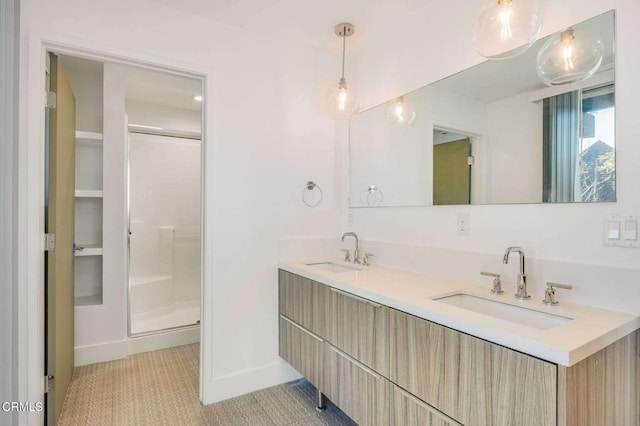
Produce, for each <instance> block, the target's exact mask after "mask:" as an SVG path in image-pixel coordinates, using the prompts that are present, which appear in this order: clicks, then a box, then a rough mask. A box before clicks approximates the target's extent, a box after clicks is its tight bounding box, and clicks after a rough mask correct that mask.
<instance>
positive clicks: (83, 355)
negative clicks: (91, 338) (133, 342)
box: [73, 340, 127, 367]
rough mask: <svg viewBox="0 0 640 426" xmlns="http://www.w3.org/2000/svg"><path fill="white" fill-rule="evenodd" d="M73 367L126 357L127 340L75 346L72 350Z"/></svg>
mask: <svg viewBox="0 0 640 426" xmlns="http://www.w3.org/2000/svg"><path fill="white" fill-rule="evenodd" d="M73 356H74V362H73V365H74V367H79V366H81V365H88V364H95V363H97V362H105V361H113V360H116V359H122V358H126V357H127V341H126V340H122V341H117V342H106V343H100V344H98V345H90V346H77V347H76V348H75V349H74V351H73Z"/></svg>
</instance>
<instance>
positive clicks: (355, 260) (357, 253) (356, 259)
mask: <svg viewBox="0 0 640 426" xmlns="http://www.w3.org/2000/svg"><path fill="white" fill-rule="evenodd" d="M346 237H353V238H355V239H356V248H355V250H354V251H353V263H361V259H360V241H359V240H358V234H356V233H355V232H345V233H344V234H342V242H344V239H345V238H346Z"/></svg>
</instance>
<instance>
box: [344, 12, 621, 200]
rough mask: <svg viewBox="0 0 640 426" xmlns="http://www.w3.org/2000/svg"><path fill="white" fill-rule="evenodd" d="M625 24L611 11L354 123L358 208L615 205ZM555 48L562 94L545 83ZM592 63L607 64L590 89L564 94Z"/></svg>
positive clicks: (576, 87) (353, 192) (353, 180)
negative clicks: (617, 74)
mask: <svg viewBox="0 0 640 426" xmlns="http://www.w3.org/2000/svg"><path fill="white" fill-rule="evenodd" d="M614 19H615V17H614V12H613V11H610V12H607V13H605V14H603V15H600V16H597V17H595V18H592V19H590V20H588V21H584V22H581V23H579V24H576V25H574V26H572V27H571V28H569V29H566V30H564V31H562V32H559V33H556V34H552V35H550V36H548V37H546V38H544V39H541V40H538V41H537V42H536V43H535V44H534V45H533V46H532V47H531V48H530V49H529V50H527V51H526V52H525V53H523V54H521V55H520V56H517V57H514V58H510V59H506V60H501V61H488V62H484V63H482V64H480V65H477V66H475V67H472V68H469V69H467V70H465V71H462V72H460V73H458V74H455V75H453V76H450V77H448V78H445V79H443V80H440V81H437V82H435V83H433V84H430V85H428V86H426V87H423V88H421V89H418V90H416V91H413V92H411V93H408V94H405V95H402V96H400V97H398V98H396V99H393V100H391V101H389V102H387V103H385V104H382V105H378V106H376V107H373V108H371V109H369V110H366V111H363V112H361V113H359V114H356V115H354V116H352V117H351V120H350V137H349V156H350V196H349V205H350V206H351V207H382V206H429V205H460V204H503V203H509V204H513V203H576V202H583V203H584V202H613V201H615V198H616V193H615V189H616V170H615V102H614V100H615V78H614V63H615V57H614V33H615V31H614ZM549 40H557V41H558V43H555V45H556V46H555V47H554V49H556V51H557V52H555V53H553V52H552V53H553V54H550V55H549V58H550V60H554V61H556V63H555V65H554V64H552V65H554V66H555V68H553V69H550V70H545V72H547V71H551V72H553V73H555V74H554V75H552V76H551V77H553V78H556V80H555V81H554V82H552V84H553V85H548V84H549V82H548V83H547V84H545V83H544V82H543V81H542V77H541V76H540V75H539V74H540V70H539V66H540V64H541V63H542V61H541V59H539V58H538V55H539V53H540V52H541V49H542V48H543V46H545V43H547V42H548V41H549ZM569 41H573V42H574V43H569ZM549 43H551V42H549ZM571 49H573V50H571ZM580 54H584V55H587V54H589V55H594V54H596V55H600V56H601V60H594V59H593V58H588V60H592V61H596V62H597V63H596V62H594V63H595V65H594V66H593V67H592V69H591V72H592V73H593V74H592V75H591V76H590V77H589V78H587V79H585V80H582V81H579V82H573V83H568V84H561V83H562V81H560V80H559V79H561V78H564V77H567V76H568V77H569V78H570V77H571V76H570V74H571V72H572V70H573V69H574V67H575V68H577V67H579V66H580V64H579V63H577V61H578V60H580V56H579V55H580ZM553 55H556V56H557V58H556V57H553ZM583 57H584V56H583ZM573 58H576V59H575V61H574V59H573ZM596 59H597V58H596ZM546 66H547V67H548V66H549V64H547V65H546ZM544 76H545V78H547V79H548V78H551V77H549V74H548V73H547V74H544Z"/></svg>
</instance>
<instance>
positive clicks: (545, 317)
mask: <svg viewBox="0 0 640 426" xmlns="http://www.w3.org/2000/svg"><path fill="white" fill-rule="evenodd" d="M433 300H435V301H437V302H441V303H446V304H448V305H452V306H456V307H458V308H462V309H467V310H469V311H473V312H477V313H479V314H484V315H488V316H491V317H494V318H500V319H502V320H505V321H510V322H514V323H517V324H522V325H526V326H527V327H533V328H537V329H539V330H549V329H551V328H553V327H557V326H559V325H561V324H564V323H566V322H568V321H571V320H573V318H569V317H565V316H562V315H555V314H551V313H547V312H541V311H537V310H534V309H530V308H527V307H524V306H516V305H512V304H509V303H504V302H500V301H497V300H491V299H485V298H482V297H479V296H475V295H472V294H467V293H456V294H451V295H447V296H440V297H435V298H433ZM524 303H526V302H524Z"/></svg>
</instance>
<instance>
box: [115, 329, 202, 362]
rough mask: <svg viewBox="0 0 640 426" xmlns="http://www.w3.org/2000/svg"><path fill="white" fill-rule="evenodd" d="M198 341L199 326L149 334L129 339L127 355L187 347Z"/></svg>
mask: <svg viewBox="0 0 640 426" xmlns="http://www.w3.org/2000/svg"><path fill="white" fill-rule="evenodd" d="M199 341H200V326H199V325H195V326H193V327H186V328H179V329H175V330H168V331H163V332H161V333H156V334H149V335H146V336H140V337H131V338H129V340H128V342H127V355H135V354H139V353H142V352H149V351H156V350H158V349H166V348H172V347H174V346H182V345H189V344H191V343H198V342H199Z"/></svg>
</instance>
